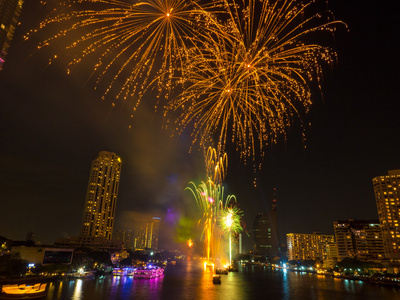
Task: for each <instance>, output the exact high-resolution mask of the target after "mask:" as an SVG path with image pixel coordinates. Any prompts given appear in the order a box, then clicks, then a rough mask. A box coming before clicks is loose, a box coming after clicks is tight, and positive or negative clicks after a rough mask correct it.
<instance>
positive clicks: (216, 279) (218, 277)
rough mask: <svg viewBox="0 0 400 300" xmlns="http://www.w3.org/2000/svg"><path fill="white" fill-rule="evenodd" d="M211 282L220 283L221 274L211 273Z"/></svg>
mask: <svg viewBox="0 0 400 300" xmlns="http://www.w3.org/2000/svg"><path fill="white" fill-rule="evenodd" d="M213 283H214V284H220V283H221V275H216V274H214V275H213Z"/></svg>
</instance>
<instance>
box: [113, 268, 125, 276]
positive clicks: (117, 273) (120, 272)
mask: <svg viewBox="0 0 400 300" xmlns="http://www.w3.org/2000/svg"><path fill="white" fill-rule="evenodd" d="M112 274H113V276H125V275H126V270H124V269H122V268H114V270H113V271H112Z"/></svg>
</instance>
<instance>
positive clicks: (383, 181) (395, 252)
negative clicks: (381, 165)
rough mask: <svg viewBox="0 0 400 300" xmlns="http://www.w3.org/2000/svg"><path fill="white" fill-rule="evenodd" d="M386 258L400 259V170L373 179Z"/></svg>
mask: <svg viewBox="0 0 400 300" xmlns="http://www.w3.org/2000/svg"><path fill="white" fill-rule="evenodd" d="M372 183H373V186H374V192H375V200H376V206H377V208H378V216H379V222H380V223H381V228H382V233H383V242H384V247H385V254H386V258H388V259H390V260H397V261H398V260H400V225H399V223H400V170H391V171H388V175H385V176H378V177H375V178H373V179H372Z"/></svg>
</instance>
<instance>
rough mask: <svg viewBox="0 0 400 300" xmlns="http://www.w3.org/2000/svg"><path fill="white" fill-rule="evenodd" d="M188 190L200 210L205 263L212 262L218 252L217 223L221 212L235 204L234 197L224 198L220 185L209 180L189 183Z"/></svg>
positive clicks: (218, 231)
mask: <svg viewBox="0 0 400 300" xmlns="http://www.w3.org/2000/svg"><path fill="white" fill-rule="evenodd" d="M186 190H189V191H190V192H191V193H192V194H193V196H194V198H195V200H196V202H197V205H198V207H199V208H200V210H201V211H202V214H203V215H202V218H201V219H200V220H199V224H200V225H201V226H202V228H203V232H202V235H203V237H204V241H205V248H206V257H207V261H209V262H210V261H212V258H213V257H215V256H216V254H217V253H218V252H219V244H220V236H221V232H220V230H219V228H218V226H217V222H218V219H219V216H220V215H221V212H222V211H223V210H224V209H225V208H226V207H227V205H229V204H230V203H232V202H233V201H234V202H236V197H235V196H234V195H228V196H227V197H226V198H224V188H223V186H222V185H221V184H215V183H214V182H213V181H212V180H211V179H209V180H207V181H206V182H201V183H200V184H199V185H196V184H195V183H194V182H190V183H189V186H188V187H187V188H186Z"/></svg>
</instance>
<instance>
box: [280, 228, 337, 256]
mask: <svg viewBox="0 0 400 300" xmlns="http://www.w3.org/2000/svg"><path fill="white" fill-rule="evenodd" d="M286 240H287V255H288V259H289V260H320V261H325V260H329V259H330V257H332V255H334V254H335V253H333V251H334V250H333V251H332V245H333V244H335V238H334V236H333V235H324V234H319V233H312V234H307V233H288V234H286ZM329 250H330V251H329ZM328 251H329V252H328Z"/></svg>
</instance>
